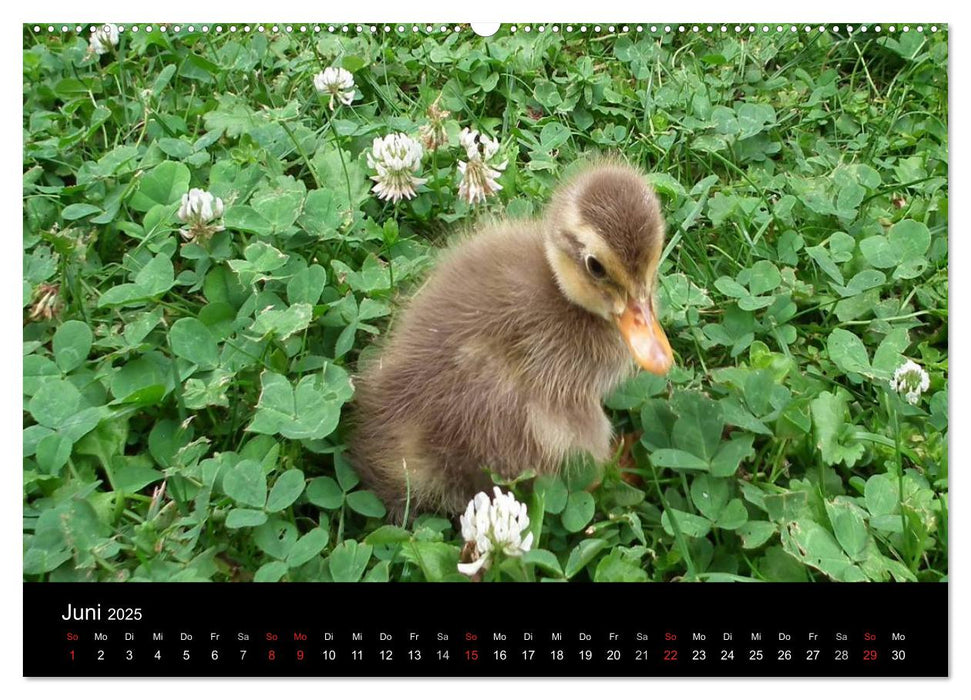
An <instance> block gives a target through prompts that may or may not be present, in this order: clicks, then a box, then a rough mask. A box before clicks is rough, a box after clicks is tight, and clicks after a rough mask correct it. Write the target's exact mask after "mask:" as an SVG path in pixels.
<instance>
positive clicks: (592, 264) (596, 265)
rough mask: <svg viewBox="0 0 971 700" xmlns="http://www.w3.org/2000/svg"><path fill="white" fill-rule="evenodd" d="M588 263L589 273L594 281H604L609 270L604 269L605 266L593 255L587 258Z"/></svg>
mask: <svg viewBox="0 0 971 700" xmlns="http://www.w3.org/2000/svg"><path fill="white" fill-rule="evenodd" d="M586 263H587V272H589V273H590V275H591V276H592V277H593V278H594V279H598V280H602V279H603V278H604V277H606V276H607V270H605V269H604V266H603V264H602V263H601V262H600V261H599V260H597V259H596V258H595V257H593V256H592V255H588V256H587V258H586Z"/></svg>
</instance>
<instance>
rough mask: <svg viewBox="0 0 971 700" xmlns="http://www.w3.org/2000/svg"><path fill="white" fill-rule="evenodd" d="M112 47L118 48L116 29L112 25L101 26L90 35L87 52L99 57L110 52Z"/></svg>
mask: <svg viewBox="0 0 971 700" xmlns="http://www.w3.org/2000/svg"><path fill="white" fill-rule="evenodd" d="M112 46H118V27H117V26H116V25H114V24H102V25H101V26H100V27H98V28H97V29H95V30H94V32H93V33H92V34H91V42H90V43H89V44H88V51H93V52H94V53H96V54H98V55H99V56H100V55H102V54H106V53H108V52H109V51H111V47H112Z"/></svg>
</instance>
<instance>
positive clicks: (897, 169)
mask: <svg viewBox="0 0 971 700" xmlns="http://www.w3.org/2000/svg"><path fill="white" fill-rule="evenodd" d="M642 14H647V13H646V12H644V13H642ZM96 19H102V18H96ZM633 19H634V18H632V20H633ZM22 35H23V119H22V128H23V181H22V185H23V313H22V316H23V341H22V342H23V533H24V534H23V561H22V570H23V595H24V609H25V613H24V668H23V673H24V675H25V676H32V677H46V676H74V677H80V676H309V677H319V678H327V677H372V676H500V677H504V676H526V677H530V676H541V677H561V676H567V677H568V676H600V677H615V676H625V677H650V676H720V677H729V676H779V677H789V676H798V677H831V676H860V677H874V676H911V677H913V676H947V675H948V673H949V666H948V598H947V596H948V583H947V582H948V561H949V559H948V522H949V505H948V504H949V500H948V496H949V491H948V165H949V159H948V111H947V105H948V70H947V66H948V27H947V25H946V24H943V23H933V22H927V23H908V24H899V23H884V22H873V23H862V24H852V25H846V24H751V23H746V24H721V23H688V24H677V23H675V24H672V23H657V22H650V21H630V22H626V23H623V22H605V23H585V24H581V23H575V24H570V23H533V24H509V23H507V24H495V25H485V24H473V25H470V24H461V23H459V24H443V23H402V24H386V23H375V24H372V23H365V24H355V23H351V24H344V23H327V22H303V23H301V22H288V23H272V22H270V23H236V22H229V23H227V22H217V21H213V22H210V23H189V24H185V23H177V22H169V23H151V24H149V23H138V24H126V23H101V22H86V23H27V24H25V25H23V28H22ZM557 583H560V584H565V585H555V584H557ZM136 584H140V585H136ZM918 602H919V604H918Z"/></svg>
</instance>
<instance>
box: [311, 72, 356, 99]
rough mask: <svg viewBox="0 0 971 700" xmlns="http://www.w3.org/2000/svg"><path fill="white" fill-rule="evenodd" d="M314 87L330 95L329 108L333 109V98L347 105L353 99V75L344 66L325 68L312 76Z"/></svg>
mask: <svg viewBox="0 0 971 700" xmlns="http://www.w3.org/2000/svg"><path fill="white" fill-rule="evenodd" d="M314 87H315V88H317V92H326V93H327V94H329V95H330V108H331V109H334V98H335V97H336V98H337V99H338V100H340V101H341V102H342V103H343V104H346V105H349V104H350V103H351V102H353V101H354V76H353V75H351V72H350V71H348V70H346V69H344V68H336V67H333V66H332V67H330V68H325V69H324V70H322V71H321V72H320V73H318V74H317V75H315V76H314Z"/></svg>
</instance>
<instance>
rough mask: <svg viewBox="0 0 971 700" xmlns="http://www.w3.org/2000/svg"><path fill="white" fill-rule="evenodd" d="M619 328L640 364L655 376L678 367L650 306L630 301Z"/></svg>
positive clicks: (619, 317)
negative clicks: (673, 366) (674, 365)
mask: <svg viewBox="0 0 971 700" xmlns="http://www.w3.org/2000/svg"><path fill="white" fill-rule="evenodd" d="M617 326H618V327H619V328H620V332H621V334H622V335H623V336H624V340H626V341H627V347H629V348H630V351H631V353H632V354H633V355H634V359H635V360H637V364H639V365H640V366H641V367H643V368H644V369H646V370H647V371H648V372H652V373H654V374H667V373H668V370H669V369H671V365H672V364H674V354H673V353H672V352H671V344H670V343H669V342H668V337H667V336H666V335H664V331H663V330H661V326H660V325H659V324H658V322H657V319H656V318H655V317H654V313H653V309H652V305H651V304H650V302H641V301H637V300H636V299H633V298H632V299H630V301H628V302H627V308H626V309H624V313H622V314H621V315H620V316H618V317H617Z"/></svg>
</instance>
